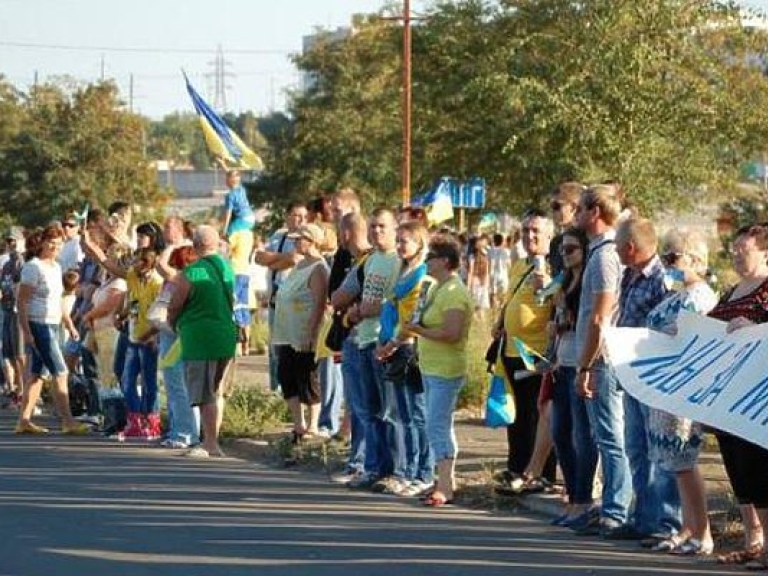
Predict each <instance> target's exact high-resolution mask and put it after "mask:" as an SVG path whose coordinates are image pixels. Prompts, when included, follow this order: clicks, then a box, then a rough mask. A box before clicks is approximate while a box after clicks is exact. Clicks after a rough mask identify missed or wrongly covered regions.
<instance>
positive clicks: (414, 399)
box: [393, 345, 435, 482]
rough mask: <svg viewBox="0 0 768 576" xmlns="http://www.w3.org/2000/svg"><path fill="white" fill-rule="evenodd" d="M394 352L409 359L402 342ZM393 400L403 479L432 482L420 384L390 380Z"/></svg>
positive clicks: (411, 351) (424, 401)
mask: <svg viewBox="0 0 768 576" xmlns="http://www.w3.org/2000/svg"><path fill="white" fill-rule="evenodd" d="M398 354H402V355H404V357H405V358H410V357H412V356H413V355H414V349H413V346H410V345H404V346H402V347H401V348H400V350H399V351H398ZM393 385H394V390H395V400H396V402H397V413H398V415H399V417H400V418H399V420H400V425H401V426H402V428H403V448H404V452H403V455H404V460H405V463H404V474H405V478H406V479H407V480H421V481H422V482H432V477H433V473H434V468H435V462H434V460H433V459H432V451H431V450H430V449H429V438H427V397H426V394H425V392H424V388H423V386H419V388H418V389H417V388H415V387H414V386H412V385H409V384H408V382H406V381H405V380H403V381H402V382H398V381H394V382H393Z"/></svg>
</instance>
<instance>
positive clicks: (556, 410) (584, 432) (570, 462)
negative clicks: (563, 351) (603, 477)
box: [551, 366, 597, 504]
mask: <svg viewBox="0 0 768 576" xmlns="http://www.w3.org/2000/svg"><path fill="white" fill-rule="evenodd" d="M551 429H552V441H553V442H554V444H555V452H556V453H557V461H558V462H559V463H560V469H561V470H562V471H563V478H564V479H565V487H566V488H567V490H568V501H569V502H570V503H571V504H592V486H593V484H594V481H595V471H596V469H597V446H595V441H594V439H593V438H592V430H591V429H590V427H589V416H588V415H587V407H586V404H585V401H584V399H583V398H581V397H580V396H579V395H578V394H577V393H576V368H572V367H570V366H561V367H559V368H558V369H557V371H556V372H555V384H554V387H553V393H552V417H551Z"/></svg>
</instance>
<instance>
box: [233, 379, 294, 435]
mask: <svg viewBox="0 0 768 576" xmlns="http://www.w3.org/2000/svg"><path fill="white" fill-rule="evenodd" d="M288 421H290V418H289V415H288V409H287V407H286V405H285V401H284V400H283V399H282V398H281V397H279V396H276V395H275V394H272V393H271V392H269V391H266V390H264V389H262V388H255V387H241V388H236V389H235V392H234V393H233V394H232V396H231V397H230V398H229V399H228V400H227V403H226V407H225V408H224V422H223V423H222V426H221V435H222V436H229V437H236V438H255V437H259V436H262V435H263V434H264V432H265V431H267V430H270V429H273V428H277V427H279V426H280V425H281V424H283V423H284V422H288Z"/></svg>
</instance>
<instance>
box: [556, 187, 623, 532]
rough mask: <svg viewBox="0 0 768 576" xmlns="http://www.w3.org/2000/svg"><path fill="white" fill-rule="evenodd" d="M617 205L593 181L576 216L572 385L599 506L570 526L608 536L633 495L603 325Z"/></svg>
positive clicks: (609, 314) (613, 273) (613, 277)
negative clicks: (592, 452)
mask: <svg viewBox="0 0 768 576" xmlns="http://www.w3.org/2000/svg"><path fill="white" fill-rule="evenodd" d="M620 212H621V204H620V202H619V199H618V198H617V197H616V194H615V190H614V188H613V187H612V186H603V185H598V186H595V187H594V188H589V189H587V190H586V191H584V192H583V193H582V195H581V198H580V199H579V207H578V209H577V211H576V221H577V225H578V226H579V228H581V229H582V230H584V231H585V232H586V233H587V236H588V237H589V250H588V252H587V258H586V264H585V265H584V273H583V281H582V287H581V300H580V302H579V314H578V317H577V319H576V342H577V352H576V356H577V358H578V366H579V368H578V374H577V376H576V389H577V391H578V392H579V394H580V395H581V396H583V397H584V398H586V399H587V415H588V417H589V423H590V427H591V429H592V434H593V436H594V438H595V442H596V443H597V449H598V452H599V453H600V461H601V466H602V472H603V493H602V506H601V509H600V511H599V512H598V511H597V510H596V509H590V510H589V511H588V512H587V513H586V514H584V515H583V516H582V517H581V518H580V519H579V521H578V522H573V523H571V525H570V527H571V529H572V530H574V531H575V532H576V533H578V534H597V533H599V534H601V535H602V536H605V537H610V536H611V535H612V534H614V533H617V534H621V533H622V532H623V531H624V530H625V528H624V525H625V524H626V522H627V519H628V514H629V504H630V501H631V499H632V483H631V475H630V470H629V461H628V460H627V454H626V451H625V447H624V404H623V396H624V393H623V392H622V390H621V389H620V388H619V382H618V379H617V377H616V373H615V372H614V371H613V369H612V368H611V367H610V366H609V365H608V364H607V362H606V360H605V354H604V343H603V340H604V337H605V336H604V330H605V328H606V327H608V326H613V325H615V324H616V320H617V318H618V304H619V290H620V288H621V275H622V271H623V267H622V265H621V261H620V259H619V255H618V253H617V252H616V242H615V237H616V231H615V228H614V226H615V225H616V222H617V220H618V218H619V214H620Z"/></svg>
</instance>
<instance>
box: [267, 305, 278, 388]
mask: <svg viewBox="0 0 768 576" xmlns="http://www.w3.org/2000/svg"><path fill="white" fill-rule="evenodd" d="M267 323H268V325H269V333H270V334H272V327H273V326H274V325H275V309H274V308H272V307H270V308H269V315H268V316H267ZM267 355H268V357H269V389H270V390H272V392H278V391H279V390H280V380H279V379H278V377H277V351H276V350H275V347H274V346H273V345H272V342H271V340H270V343H269V344H268V345H267Z"/></svg>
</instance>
